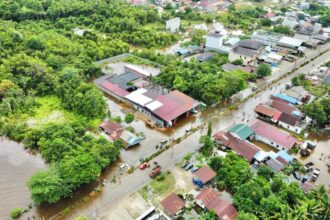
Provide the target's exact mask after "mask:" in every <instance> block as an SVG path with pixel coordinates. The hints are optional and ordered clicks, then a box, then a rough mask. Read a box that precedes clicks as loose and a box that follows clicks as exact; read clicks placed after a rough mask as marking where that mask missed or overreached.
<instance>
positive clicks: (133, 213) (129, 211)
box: [101, 193, 151, 220]
mask: <svg viewBox="0 0 330 220" xmlns="http://www.w3.org/2000/svg"><path fill="white" fill-rule="evenodd" d="M150 207H151V206H150V205H149V204H148V203H147V202H146V201H145V200H144V199H143V198H142V197H141V196H140V195H139V194H138V193H134V194H133V195H131V196H129V197H126V198H124V199H122V200H121V201H120V202H118V203H117V204H115V205H114V206H113V207H112V208H111V209H110V210H109V212H107V213H105V214H104V215H103V216H101V219H102V220H115V219H124V220H134V219H136V218H137V217H139V216H140V215H141V214H142V213H143V212H145V211H146V210H147V209H149V208H150Z"/></svg>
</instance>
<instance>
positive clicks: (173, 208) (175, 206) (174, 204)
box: [160, 193, 186, 217]
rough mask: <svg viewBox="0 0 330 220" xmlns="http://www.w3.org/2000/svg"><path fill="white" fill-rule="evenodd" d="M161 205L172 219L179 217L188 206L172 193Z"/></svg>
mask: <svg viewBox="0 0 330 220" xmlns="http://www.w3.org/2000/svg"><path fill="white" fill-rule="evenodd" d="M160 204H161V205H162V206H163V207H164V211H165V213H166V214H167V215H169V216H171V217H175V216H176V215H178V214H179V213H180V212H181V211H182V210H183V208H184V207H185V205H186V203H185V201H184V200H183V199H181V198H180V197H179V196H178V195H176V194H175V193H171V194H170V195H169V196H167V197H166V198H165V199H163V200H162V201H161V202H160Z"/></svg>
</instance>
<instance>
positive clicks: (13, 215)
mask: <svg viewBox="0 0 330 220" xmlns="http://www.w3.org/2000/svg"><path fill="white" fill-rule="evenodd" d="M23 213H24V209H22V208H13V209H12V210H11V211H10V217H11V218H12V219H18V218H19V217H21V215H22V214H23Z"/></svg>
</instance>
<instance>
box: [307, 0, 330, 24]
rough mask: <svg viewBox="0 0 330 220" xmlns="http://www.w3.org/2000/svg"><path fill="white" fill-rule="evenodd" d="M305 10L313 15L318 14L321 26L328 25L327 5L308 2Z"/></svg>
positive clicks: (329, 21)
mask: <svg viewBox="0 0 330 220" xmlns="http://www.w3.org/2000/svg"><path fill="white" fill-rule="evenodd" d="M306 12H307V13H309V14H310V15H313V16H314V15H317V16H320V18H319V22H320V23H321V24H322V25H323V26H325V27H327V26H329V25H330V10H329V8H328V7H326V6H323V5H320V4H318V3H317V2H313V3H311V4H310V6H309V9H308V10H306Z"/></svg>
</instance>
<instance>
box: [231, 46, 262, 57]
mask: <svg viewBox="0 0 330 220" xmlns="http://www.w3.org/2000/svg"><path fill="white" fill-rule="evenodd" d="M233 52H234V53H237V54H241V55H244V56H248V57H253V56H254V55H255V54H256V53H257V51H255V50H252V49H249V48H245V47H241V46H238V47H235V48H234V49H233Z"/></svg>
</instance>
